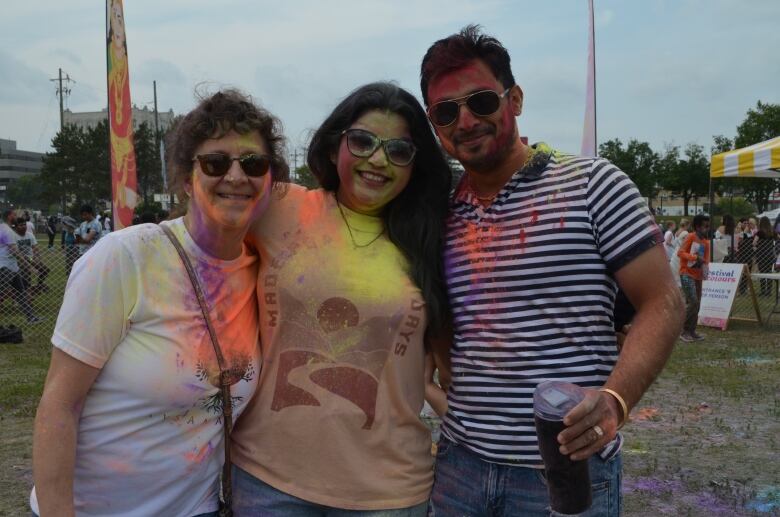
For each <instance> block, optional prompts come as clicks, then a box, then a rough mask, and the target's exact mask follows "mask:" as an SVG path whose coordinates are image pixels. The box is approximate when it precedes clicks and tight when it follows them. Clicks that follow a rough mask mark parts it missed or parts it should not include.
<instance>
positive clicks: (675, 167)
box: [658, 143, 710, 214]
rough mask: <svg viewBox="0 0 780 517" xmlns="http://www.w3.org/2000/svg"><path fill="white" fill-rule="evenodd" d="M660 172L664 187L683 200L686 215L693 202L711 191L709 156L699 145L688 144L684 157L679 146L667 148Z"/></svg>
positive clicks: (660, 162)
mask: <svg viewBox="0 0 780 517" xmlns="http://www.w3.org/2000/svg"><path fill="white" fill-rule="evenodd" d="M658 170H659V178H660V179H661V182H662V184H663V185H664V187H665V188H667V189H669V190H671V191H672V192H674V193H675V194H678V195H679V196H681V197H682V198H683V213H684V214H687V213H688V206H689V204H690V202H691V200H695V199H698V198H699V197H702V196H705V195H707V192H708V191H709V179H710V162H709V156H707V155H706V154H705V152H704V147H702V146H700V145H698V144H693V143H691V144H688V145H687V146H686V148H685V153H684V156H682V157H681V156H680V148H679V147H678V146H676V145H670V146H667V148H666V150H665V151H664V154H663V155H662V156H661V158H660V159H659V161H658Z"/></svg>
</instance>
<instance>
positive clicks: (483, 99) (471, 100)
mask: <svg viewBox="0 0 780 517" xmlns="http://www.w3.org/2000/svg"><path fill="white" fill-rule="evenodd" d="M511 89H512V86H510V87H509V88H507V89H506V90H504V93H500V94H499V93H496V92H494V91H493V90H481V91H478V92H474V93H470V94H468V95H464V96H463V97H458V98H456V99H449V100H446V101H441V102H437V103H436V104H434V105H433V106H431V107H430V108H428V118H429V119H430V120H431V122H432V123H433V125H434V126H438V127H445V126H449V125H452V124H454V123H455V121H456V120H458V114H459V113H460V107H461V105H462V104H465V105H466V106H467V107H468V108H469V110H470V111H471V112H472V113H473V114H474V115H477V116H478V117H487V116H489V115H492V114H493V113H495V112H496V111H498V107H499V106H500V105H501V99H503V98H504V97H505V96H506V94H507V93H509V90H511Z"/></svg>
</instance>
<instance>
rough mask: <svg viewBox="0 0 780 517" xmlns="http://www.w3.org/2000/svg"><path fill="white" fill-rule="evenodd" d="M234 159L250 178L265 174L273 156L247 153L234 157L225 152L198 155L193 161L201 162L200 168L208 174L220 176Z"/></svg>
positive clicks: (228, 168) (227, 169)
mask: <svg viewBox="0 0 780 517" xmlns="http://www.w3.org/2000/svg"><path fill="white" fill-rule="evenodd" d="M234 160H237V161H238V164H239V165H241V169H242V170H243V171H244V174H246V175H247V176H249V177H250V178H259V177H260V176H264V175H265V174H266V173H267V172H268V169H270V168H271V158H270V157H269V156H266V155H264V154H245V155H243V156H237V157H235V158H234V157H232V156H228V155H226V154H224V153H207V154H199V155H197V156H196V157H195V159H194V160H192V161H193V162H194V161H197V162H198V163H199V164H200V170H202V171H203V174H205V175H206V176H213V177H219V176H224V175H225V174H227V172H228V171H229V170H230V166H231V165H232V164H233V161H234Z"/></svg>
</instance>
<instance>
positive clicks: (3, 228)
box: [0, 223, 19, 273]
mask: <svg viewBox="0 0 780 517" xmlns="http://www.w3.org/2000/svg"><path fill="white" fill-rule="evenodd" d="M17 237H18V235H17V234H16V232H15V231H13V230H12V229H11V227H10V226H8V225H7V224H6V223H0V268H6V269H8V270H10V271H13V272H14V273H15V272H17V271H19V263H18V262H17V261H16V257H14V256H13V255H12V254H11V246H12V245H14V246H15V245H16V238H17Z"/></svg>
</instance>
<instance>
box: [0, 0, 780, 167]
mask: <svg viewBox="0 0 780 517" xmlns="http://www.w3.org/2000/svg"><path fill="white" fill-rule="evenodd" d="M595 4H596V67H597V92H598V103H597V108H598V110H597V117H598V140H599V141H600V142H603V141H605V140H607V139H611V138H616V137H617V138H620V139H622V140H624V141H625V140H628V139H630V138H637V139H639V140H644V141H648V142H650V144H651V146H652V147H653V148H654V149H656V150H661V149H662V148H663V146H664V144H665V143H670V142H673V143H677V144H682V145H684V144H686V143H688V142H698V143H700V144H702V145H704V146H706V147H707V148H708V149H709V147H710V145H711V143H712V136H713V135H716V134H724V135H727V136H734V134H735V132H736V126H737V125H738V124H739V123H740V122H741V121H742V120H743V118H744V116H745V113H746V112H747V110H748V109H749V108H751V107H753V106H755V104H756V101H758V100H762V101H764V102H772V103H780V54H779V53H778V48H780V30H778V27H779V26H780V25H779V22H780V1H778V0H750V1H747V0H742V1H739V0H644V1H641V2H640V1H634V0H595ZM125 19H126V31H127V38H128V53H129V58H130V78H131V95H132V99H133V102H134V103H135V104H137V105H148V106H150V107H151V105H152V99H153V94H152V81H153V80H156V81H157V95H158V105H159V108H160V110H163V111H167V110H168V109H170V108H172V109H173V110H174V112H176V113H183V112H186V111H187V110H189V109H191V108H192V106H193V105H194V103H195V92H196V90H204V91H215V90H216V89H217V88H219V87H221V86H234V87H237V88H240V89H242V90H244V91H246V92H248V93H250V94H251V95H252V96H254V98H255V100H257V101H259V102H260V103H262V104H263V105H265V107H267V108H268V109H270V110H271V111H272V112H274V113H275V114H277V115H278V116H279V117H280V118H281V119H282V121H283V122H284V125H285V128H286V134H287V136H288V138H289V139H290V143H291V147H294V146H303V145H305V143H306V140H307V138H308V136H309V133H310V131H311V130H312V129H315V128H316V127H317V126H318V125H319V123H320V122H321V121H322V120H323V119H324V117H325V116H326V115H327V114H328V113H329V111H330V110H331V109H332V108H333V107H334V106H335V104H336V103H337V102H338V101H339V100H340V99H341V98H343V97H344V96H345V95H346V94H347V93H348V92H349V91H350V90H352V89H353V88H355V87H357V86H359V85H361V84H364V83H367V82H371V81H375V80H383V79H388V80H395V81H397V82H398V83H399V84H400V85H401V86H402V87H404V88H407V89H409V90H410V91H411V92H412V93H414V94H415V95H416V96H417V97H418V98H420V92H419V65H420V59H421V58H422V56H423V54H424V53H425V51H426V49H427V48H428V47H429V45H430V44H431V43H432V42H434V41H435V40H437V39H439V38H442V37H444V36H447V35H449V34H452V33H453V32H456V31H457V30H459V29H460V28H461V27H462V26H464V25H466V24H468V23H479V24H481V25H482V26H483V27H484V30H485V32H487V33H489V34H492V35H494V36H496V37H497V38H498V39H499V40H501V41H502V42H503V43H504V45H505V46H506V47H507V48H508V49H509V52H510V55H511V57H512V65H513V71H514V74H515V78H516V79H517V81H518V83H519V84H520V86H521V87H522V88H523V90H524V92H525V102H524V106H523V115H522V116H521V117H520V118H519V119H518V123H519V126H520V130H521V133H522V134H524V135H528V136H529V138H530V140H531V141H532V142H534V141H539V140H543V141H546V142H548V143H549V144H551V145H553V146H554V147H558V148H560V149H562V150H565V151H574V152H576V151H579V149H580V140H581V134H582V125H583V115H584V99H585V71H586V59H587V0H549V1H541V0H537V1H535V2H532V1H526V0H414V1H408V0H362V1H359V0H343V1H341V0H327V1H325V0H323V1H315V0H286V1H281V0H279V1H265V0H264V1H249V0H222V1H213V0H212V1H205V0H155V1H152V0H125ZM105 63H106V58H105V4H104V2H101V1H99V0H67V1H56V2H55V1H53V0H28V1H22V2H18V1H5V2H3V7H2V13H1V14H0V138H10V139H12V140H17V141H18V145H19V147H20V148H21V149H25V150H34V151H47V150H50V142H51V138H52V137H53V136H54V134H55V132H56V131H57V129H58V128H59V112H58V102H57V98H56V96H55V85H54V83H52V82H50V81H49V79H51V78H54V77H56V75H57V69H58V68H60V67H61V68H62V69H63V70H64V71H65V72H67V74H69V75H70V77H71V78H72V79H74V80H75V83H74V84H72V85H71V89H72V95H71V96H70V98H69V99H68V102H67V105H68V106H69V107H70V109H72V110H73V111H95V110H99V109H101V108H103V107H105V105H106V79H105V68H106V67H105Z"/></svg>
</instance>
